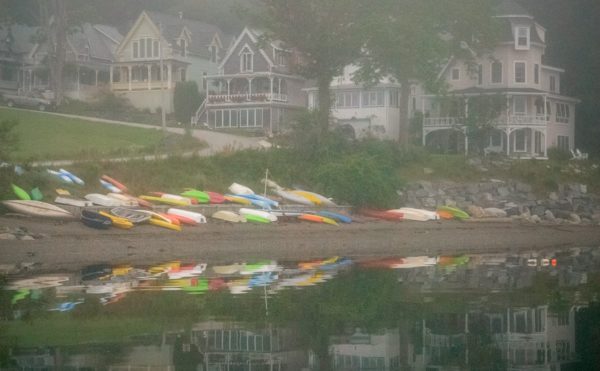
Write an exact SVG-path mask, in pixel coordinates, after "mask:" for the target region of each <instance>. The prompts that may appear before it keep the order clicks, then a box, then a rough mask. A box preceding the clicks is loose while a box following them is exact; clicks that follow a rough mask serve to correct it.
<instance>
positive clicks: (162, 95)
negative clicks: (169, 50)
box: [158, 23, 167, 136]
mask: <svg viewBox="0 0 600 371" xmlns="http://www.w3.org/2000/svg"><path fill="white" fill-rule="evenodd" d="M158 31H159V32H158V57H159V59H160V115H161V127H162V132H163V136H164V135H166V134H167V117H166V113H165V76H164V74H165V71H164V63H163V48H162V23H159V24H158Z"/></svg>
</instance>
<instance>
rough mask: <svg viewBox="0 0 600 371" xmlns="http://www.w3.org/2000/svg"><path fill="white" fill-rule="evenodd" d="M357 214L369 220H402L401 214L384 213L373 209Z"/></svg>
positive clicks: (363, 210)
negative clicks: (369, 218)
mask: <svg viewBox="0 0 600 371" xmlns="http://www.w3.org/2000/svg"><path fill="white" fill-rule="evenodd" d="M359 214H361V215H364V216H368V217H371V218H377V219H383V220H391V221H400V220H403V219H404V214H403V213H397V212H391V211H385V210H375V209H361V210H360V211H359Z"/></svg>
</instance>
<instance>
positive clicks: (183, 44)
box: [179, 39, 188, 57]
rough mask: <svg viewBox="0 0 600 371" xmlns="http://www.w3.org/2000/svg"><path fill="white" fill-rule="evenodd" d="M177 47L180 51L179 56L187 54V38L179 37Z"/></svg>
mask: <svg viewBox="0 0 600 371" xmlns="http://www.w3.org/2000/svg"><path fill="white" fill-rule="evenodd" d="M179 48H180V51H181V56H182V57H185V56H187V48H188V44H187V40H186V39H180V40H179Z"/></svg>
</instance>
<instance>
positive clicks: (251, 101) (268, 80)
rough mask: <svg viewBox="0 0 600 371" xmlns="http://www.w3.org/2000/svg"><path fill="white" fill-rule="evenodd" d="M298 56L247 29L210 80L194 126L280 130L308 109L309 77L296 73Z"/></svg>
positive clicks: (258, 32)
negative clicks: (294, 66) (306, 81)
mask: <svg viewBox="0 0 600 371" xmlns="http://www.w3.org/2000/svg"><path fill="white" fill-rule="evenodd" d="M295 58H297V55H296V53H295V52H294V51H293V50H291V49H289V48H287V47H286V46H285V45H283V44H282V43H281V42H277V41H273V42H268V43H262V42H261V32H260V31H257V30H251V29H249V28H245V29H244V30H243V31H242V33H241V34H240V35H239V36H238V37H237V39H236V40H235V42H234V43H233V45H232V47H231V48H230V49H229V51H228V53H227V54H226V55H225V56H224V58H223V60H222V61H221V64H220V65H219V71H218V73H217V74H214V75H208V76H207V86H208V90H207V96H206V100H205V101H204V102H203V103H202V104H201V106H200V108H199V109H198V112H196V115H195V116H194V117H193V118H192V123H193V124H202V125H207V126H208V127H210V128H214V129H230V128H241V129H245V130H258V131H264V132H265V133H267V134H273V133H277V132H280V131H281V130H282V129H284V127H283V124H284V123H285V122H286V119H287V118H288V117H289V116H290V114H292V113H293V112H296V111H298V110H300V109H302V108H304V107H305V106H306V103H305V102H306V99H305V96H304V94H303V92H302V88H304V79H303V78H302V77H299V76H296V75H294V74H293V73H292V72H291V65H292V64H293V63H294V62H295Z"/></svg>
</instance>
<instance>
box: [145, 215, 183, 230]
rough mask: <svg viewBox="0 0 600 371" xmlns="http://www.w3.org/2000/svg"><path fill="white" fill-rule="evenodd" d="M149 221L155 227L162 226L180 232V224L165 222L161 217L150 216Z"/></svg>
mask: <svg viewBox="0 0 600 371" xmlns="http://www.w3.org/2000/svg"><path fill="white" fill-rule="evenodd" d="M149 222H150V224H152V225H155V226H157V227H163V228H167V229H171V230H174V231H177V232H181V226H179V225H176V224H173V223H171V222H166V221H164V220H163V219H157V218H150V220H149Z"/></svg>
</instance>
